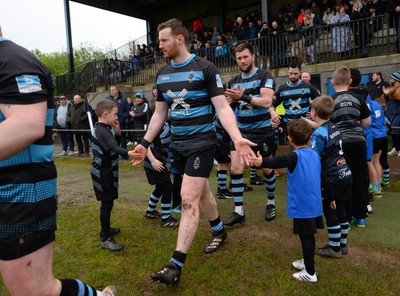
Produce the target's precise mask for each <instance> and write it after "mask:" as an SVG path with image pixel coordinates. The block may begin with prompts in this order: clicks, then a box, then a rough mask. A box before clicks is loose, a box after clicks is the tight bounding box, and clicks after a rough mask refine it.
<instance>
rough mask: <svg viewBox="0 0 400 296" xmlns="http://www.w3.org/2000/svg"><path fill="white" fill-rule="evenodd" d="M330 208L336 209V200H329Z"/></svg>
mask: <svg viewBox="0 0 400 296" xmlns="http://www.w3.org/2000/svg"><path fill="white" fill-rule="evenodd" d="M329 206H330V208H331V209H332V210H336V202H335V201H334V200H333V201H331V203H330V205H329Z"/></svg>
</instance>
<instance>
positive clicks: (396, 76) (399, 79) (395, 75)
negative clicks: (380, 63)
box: [390, 71, 400, 82]
mask: <svg viewBox="0 0 400 296" xmlns="http://www.w3.org/2000/svg"><path fill="white" fill-rule="evenodd" d="M390 78H392V79H393V80H396V81H397V82H400V71H398V72H394V73H392V74H391V75H390Z"/></svg>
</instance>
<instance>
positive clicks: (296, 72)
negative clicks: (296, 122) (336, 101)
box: [269, 63, 319, 134]
mask: <svg viewBox="0 0 400 296" xmlns="http://www.w3.org/2000/svg"><path fill="white" fill-rule="evenodd" d="M288 75H289V81H287V82H286V83H285V84H282V85H281V86H280V87H279V88H278V90H277V91H276V92H275V99H274V100H273V101H272V105H271V107H270V108H269V111H270V112H271V119H272V121H273V122H274V123H276V124H279V123H280V120H281V117H280V116H279V115H278V114H277V113H276V110H275V109H276V107H278V106H279V105H280V104H281V103H282V104H283V107H284V108H285V117H284V118H283V124H282V126H283V129H284V132H285V134H287V133H286V124H287V123H288V122H289V121H291V120H292V119H298V118H300V117H306V116H307V113H308V112H310V103H311V101H312V100H314V99H315V98H316V97H318V96H319V92H318V90H317V89H316V88H315V87H314V86H312V85H311V84H308V83H305V82H304V81H302V80H301V79H300V76H301V66H300V64H298V63H291V64H290V65H289V68H288Z"/></svg>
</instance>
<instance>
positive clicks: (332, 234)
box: [327, 224, 341, 252]
mask: <svg viewBox="0 0 400 296" xmlns="http://www.w3.org/2000/svg"><path fill="white" fill-rule="evenodd" d="M327 229H328V238H329V246H330V247H331V248H332V250H334V251H335V252H339V251H340V239H341V227H340V225H339V224H336V225H331V226H328V227H327Z"/></svg>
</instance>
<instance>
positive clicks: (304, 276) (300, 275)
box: [293, 269, 318, 283]
mask: <svg viewBox="0 0 400 296" xmlns="http://www.w3.org/2000/svg"><path fill="white" fill-rule="evenodd" d="M293 277H294V278H295V279H296V280H298V281H302V282H310V283H316V282H317V281H318V278H317V273H314V274H313V275H311V274H309V273H308V272H307V270H305V269H303V270H302V271H299V272H296V273H294V274H293Z"/></svg>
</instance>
